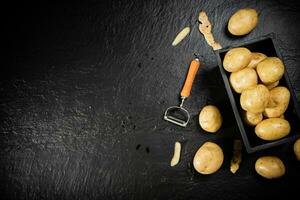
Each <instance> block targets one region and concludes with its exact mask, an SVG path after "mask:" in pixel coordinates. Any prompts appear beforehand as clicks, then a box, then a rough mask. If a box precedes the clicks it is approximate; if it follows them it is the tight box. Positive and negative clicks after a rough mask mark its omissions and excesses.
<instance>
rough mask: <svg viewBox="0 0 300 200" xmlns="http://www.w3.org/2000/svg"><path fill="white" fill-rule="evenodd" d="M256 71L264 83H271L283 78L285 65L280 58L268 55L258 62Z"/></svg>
mask: <svg viewBox="0 0 300 200" xmlns="http://www.w3.org/2000/svg"><path fill="white" fill-rule="evenodd" d="M256 71H257V74H258V76H259V78H260V80H261V81H262V82H263V83H264V84H271V83H274V82H276V81H278V80H280V79H281V77H282V76H283V73H284V65H283V62H282V61H281V60H280V59H279V58H277V57H268V58H266V59H264V60H263V61H261V62H260V63H258V65H257V67H256Z"/></svg>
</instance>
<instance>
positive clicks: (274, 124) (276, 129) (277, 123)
mask: <svg viewBox="0 0 300 200" xmlns="http://www.w3.org/2000/svg"><path fill="white" fill-rule="evenodd" d="M290 131H291V127H290V123H289V122H288V121H287V120H285V119H281V118H270V119H265V120H263V121H261V122H260V123H259V124H257V125H256V127H255V133H256V135H257V136H258V137H259V138H260V139H263V140H267V141H273V140H278V139H281V138H283V137H285V136H287V135H288V134H289V133H290Z"/></svg>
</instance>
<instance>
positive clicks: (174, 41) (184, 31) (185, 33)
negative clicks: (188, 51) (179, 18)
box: [172, 26, 191, 46]
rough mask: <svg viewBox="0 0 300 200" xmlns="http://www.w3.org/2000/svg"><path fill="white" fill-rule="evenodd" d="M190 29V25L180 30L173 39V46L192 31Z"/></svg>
mask: <svg viewBox="0 0 300 200" xmlns="http://www.w3.org/2000/svg"><path fill="white" fill-rule="evenodd" d="M190 30H191V29H190V27H188V26H187V27H185V28H184V29H182V31H180V32H179V33H178V34H177V36H176V37H175V39H174V40H173V42H172V46H176V45H177V44H179V43H180V42H181V41H182V40H183V39H184V38H185V37H186V36H187V35H188V34H189V33H190Z"/></svg>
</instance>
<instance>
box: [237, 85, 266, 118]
mask: <svg viewBox="0 0 300 200" xmlns="http://www.w3.org/2000/svg"><path fill="white" fill-rule="evenodd" d="M269 96H270V92H269V90H268V88H266V86H264V85H262V84H258V85H256V86H255V87H252V88H250V89H247V90H244V91H243V92H242V94H241V97H240V103H241V107H242V108H243V110H245V111H248V112H251V113H262V112H263V111H264V110H265V107H266V106H267V104H268V102H269Z"/></svg>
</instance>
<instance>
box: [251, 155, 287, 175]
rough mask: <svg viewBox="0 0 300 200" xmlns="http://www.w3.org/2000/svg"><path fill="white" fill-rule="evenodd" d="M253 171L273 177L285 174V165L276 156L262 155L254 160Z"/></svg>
mask: <svg viewBox="0 0 300 200" xmlns="http://www.w3.org/2000/svg"><path fill="white" fill-rule="evenodd" d="M255 171H256V172H257V173H258V174H259V175H261V176H262V177H264V178H267V179H274V178H279V177H281V176H283V175H284V174H285V166H284V164H283V162H282V161H281V160H280V159H279V158H278V157H275V156H264V157H260V158H259V159H257V161H256V162H255Z"/></svg>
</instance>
